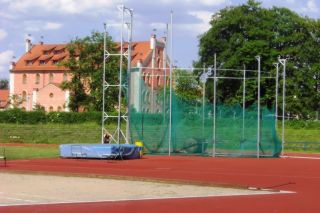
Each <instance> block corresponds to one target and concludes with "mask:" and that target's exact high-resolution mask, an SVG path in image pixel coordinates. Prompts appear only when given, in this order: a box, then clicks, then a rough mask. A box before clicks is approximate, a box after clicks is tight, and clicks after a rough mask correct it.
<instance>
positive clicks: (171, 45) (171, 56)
mask: <svg viewBox="0 0 320 213" xmlns="http://www.w3.org/2000/svg"><path fill="white" fill-rule="evenodd" d="M172 19H173V11H172V10H171V12H170V109H169V113H170V114H169V156H170V155H171V134H172V60H173V36H172V31H173V20H172Z"/></svg>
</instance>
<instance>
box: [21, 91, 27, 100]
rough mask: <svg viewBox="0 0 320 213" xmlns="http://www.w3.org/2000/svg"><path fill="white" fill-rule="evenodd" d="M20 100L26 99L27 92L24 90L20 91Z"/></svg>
mask: <svg viewBox="0 0 320 213" xmlns="http://www.w3.org/2000/svg"><path fill="white" fill-rule="evenodd" d="M22 100H23V101H26V100H27V92H26V91H23V92H22Z"/></svg>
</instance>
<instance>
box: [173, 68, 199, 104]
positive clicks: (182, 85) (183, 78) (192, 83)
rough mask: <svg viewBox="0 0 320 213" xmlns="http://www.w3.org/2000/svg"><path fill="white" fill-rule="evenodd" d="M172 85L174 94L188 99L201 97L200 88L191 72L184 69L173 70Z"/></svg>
mask: <svg viewBox="0 0 320 213" xmlns="http://www.w3.org/2000/svg"><path fill="white" fill-rule="evenodd" d="M173 77H174V81H175V83H174V87H175V92H176V94H177V95H178V96H179V97H180V98H182V99H184V100H188V101H199V99H201V88H200V86H199V84H198V82H197V79H196V78H195V77H194V75H193V73H192V72H188V71H186V70H178V69H177V70H174V72H173Z"/></svg>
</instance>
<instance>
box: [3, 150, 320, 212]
mask: <svg viewBox="0 0 320 213" xmlns="http://www.w3.org/2000/svg"><path fill="white" fill-rule="evenodd" d="M313 156H315V155H313ZM1 170H7V171H27V172H46V173H73V174H97V175H115V176H127V177H143V178H149V179H165V180H181V181H188V182H202V183H213V184H227V185H240V186H254V187H261V188H274V189H281V190H289V191H295V192H296V193H294V194H279V195H259V196H233V197H212V198H196V199H194V198H192V199H167V200H148V201H124V202H123V201H121V202H99V203H82V204H60V205H56V204H54V205H35V206H12V207H0V212H1V213H2V212H79V213H81V212H112V213H114V212H127V213H128V212H130V213H133V212H139V213H141V212H155V213H160V212H161V213H166V212H183V213H188V212H199V213H200V212H201V213H203V212H246V213H247V212H259V213H263V212H268V213H269V212H290V213H291V212H303V213H309V212H315V213H317V212H320V160H316V159H291V158H286V159H245V158H243V159H241V158H203V157H162V156H147V157H145V159H142V160H128V161H103V160H75V159H48V160H25V161H10V162H9V163H8V167H7V168H3V167H0V171H1Z"/></svg>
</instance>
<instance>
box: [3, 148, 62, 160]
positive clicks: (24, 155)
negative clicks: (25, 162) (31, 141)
mask: <svg viewBox="0 0 320 213" xmlns="http://www.w3.org/2000/svg"><path fill="white" fill-rule="evenodd" d="M0 149H1V151H0V155H3V153H2V152H3V149H2V147H1V148H0ZM5 156H6V158H7V159H8V160H17V159H32V158H56V157H59V149H58V146H47V147H36V146H27V147H22V146H6V147H5Z"/></svg>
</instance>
